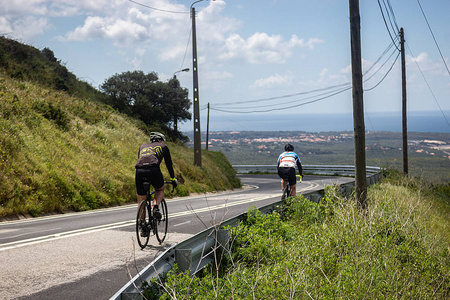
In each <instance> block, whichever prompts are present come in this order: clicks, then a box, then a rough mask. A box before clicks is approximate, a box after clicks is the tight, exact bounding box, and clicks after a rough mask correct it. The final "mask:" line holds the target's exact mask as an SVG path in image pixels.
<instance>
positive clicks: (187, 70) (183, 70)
mask: <svg viewBox="0 0 450 300" xmlns="http://www.w3.org/2000/svg"><path fill="white" fill-rule="evenodd" d="M180 72H189V68H186V69H182V70H178V71H176V72H175V73H173V79H176V78H177V76H175V74H177V73H180Z"/></svg>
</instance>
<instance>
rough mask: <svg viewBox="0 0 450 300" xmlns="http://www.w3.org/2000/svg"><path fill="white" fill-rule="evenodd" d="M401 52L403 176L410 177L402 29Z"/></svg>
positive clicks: (401, 32)
mask: <svg viewBox="0 0 450 300" xmlns="http://www.w3.org/2000/svg"><path fill="white" fill-rule="evenodd" d="M400 52H401V55H402V131H403V174H405V175H408V128H407V118H406V110H407V109H406V64H405V36H404V33H403V28H400Z"/></svg>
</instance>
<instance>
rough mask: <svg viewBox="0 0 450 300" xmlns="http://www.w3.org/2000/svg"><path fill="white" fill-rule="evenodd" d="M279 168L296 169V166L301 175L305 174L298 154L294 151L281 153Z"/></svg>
mask: <svg viewBox="0 0 450 300" xmlns="http://www.w3.org/2000/svg"><path fill="white" fill-rule="evenodd" d="M277 166H278V167H279V168H295V166H297V168H298V172H299V173H300V174H303V172H302V171H303V170H302V163H301V161H300V158H299V157H298V155H297V153H295V152H292V151H289V152H283V153H281V154H280V156H279V157H278V162H277Z"/></svg>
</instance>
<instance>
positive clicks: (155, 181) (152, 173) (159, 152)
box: [135, 132, 178, 217]
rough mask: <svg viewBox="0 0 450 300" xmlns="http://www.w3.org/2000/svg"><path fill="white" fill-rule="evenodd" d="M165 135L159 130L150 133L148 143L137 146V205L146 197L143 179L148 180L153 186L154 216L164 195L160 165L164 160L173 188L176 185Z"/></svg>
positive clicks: (156, 214)
mask: <svg viewBox="0 0 450 300" xmlns="http://www.w3.org/2000/svg"><path fill="white" fill-rule="evenodd" d="M165 140H166V137H165V136H164V134H162V133H159V132H151V133H150V143H146V144H143V145H141V146H140V147H139V152H138V161H137V162H136V166H135V167H136V176H135V182H136V192H137V199H138V207H139V204H140V203H141V202H142V201H145V200H146V198H147V193H146V191H145V190H144V186H143V182H144V179H147V180H149V181H150V183H151V184H152V185H153V187H154V188H155V191H156V192H155V198H154V199H155V207H154V211H155V216H156V217H158V205H159V204H160V203H161V201H162V199H163V197H164V178H163V175H162V173H161V169H160V165H161V162H162V161H163V160H164V161H165V163H166V167H167V170H168V171H169V175H170V179H171V180H172V185H173V188H176V187H177V184H178V182H177V179H176V178H175V174H174V171H173V166H172V157H171V156H170V152H169V148H168V147H167V146H166V145H165V144H164V142H165Z"/></svg>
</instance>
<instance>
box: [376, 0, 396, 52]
mask: <svg viewBox="0 0 450 300" xmlns="http://www.w3.org/2000/svg"><path fill="white" fill-rule="evenodd" d="M378 6H379V7H380V11H381V15H382V16H383V21H384V25H385V26H386V29H387V32H388V33H389V36H390V37H391V40H392V42H393V43H394V44H395V48H397V50H398V51H400V49H399V48H398V47H397V44H396V43H395V40H394V38H393V37H392V34H391V31H390V30H389V26H388V24H387V22H386V18H385V17H384V12H383V8H382V7H381V3H380V0H378ZM395 36H397V35H395Z"/></svg>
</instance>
